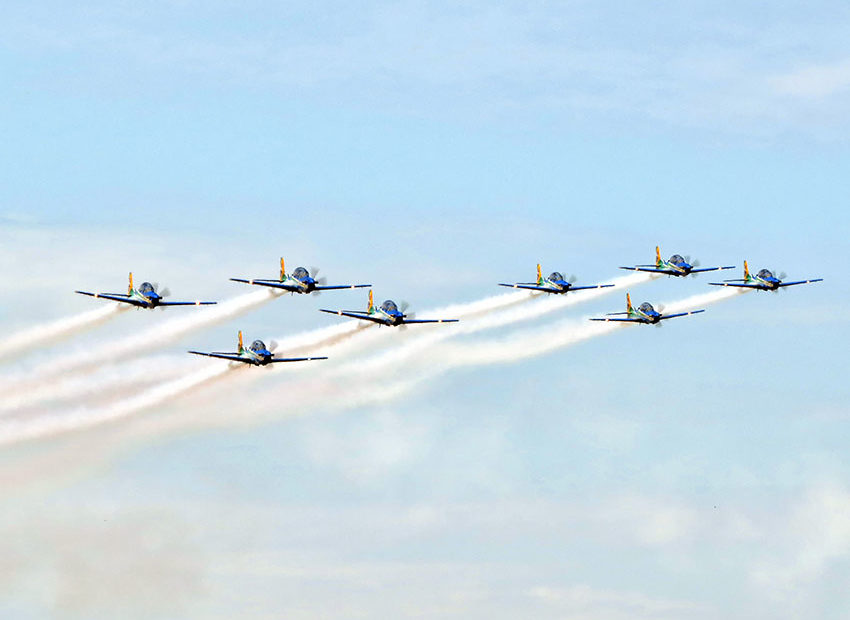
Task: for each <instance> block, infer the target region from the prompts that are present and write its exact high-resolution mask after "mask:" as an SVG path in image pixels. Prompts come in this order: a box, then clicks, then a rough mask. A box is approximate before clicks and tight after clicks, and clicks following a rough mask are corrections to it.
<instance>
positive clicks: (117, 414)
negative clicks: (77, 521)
mask: <svg viewBox="0 0 850 620" xmlns="http://www.w3.org/2000/svg"><path fill="white" fill-rule="evenodd" d="M233 370H236V368H234V367H232V366H230V365H229V364H222V365H209V366H205V367H204V368H202V369H200V370H198V371H196V372H193V373H191V374H188V375H185V376H183V377H180V378H179V379H175V380H173V381H169V382H167V383H163V384H160V385H157V386H155V387H153V388H151V389H149V390H147V391H145V392H142V393H141V394H138V395H136V396H133V397H131V398H128V399H125V400H122V401H119V402H118V403H115V404H113V405H109V406H106V407H101V408H89V407H77V408H75V409H70V410H65V411H60V412H54V413H53V414H52V415H49V416H39V417H30V416H26V417H25V416H18V417H15V418H6V419H3V420H2V421H0V443H11V442H12V441H23V440H27V439H34V438H36V437H45V436H49V435H54V434H57V433H61V432H63V431H69V430H76V429H82V428H86V427H89V426H93V425H96V424H103V423H105V422H109V421H112V420H117V419H120V418H123V417H126V416H129V415H131V414H133V413H135V412H137V411H141V410H144V409H149V408H151V407H155V406H157V405H161V404H163V403H165V402H167V401H169V400H171V399H173V398H176V397H177V396H180V395H185V394H186V393H188V392H189V391H191V390H192V389H194V388H196V387H198V386H200V385H202V384H204V383H206V382H208V381H212V380H213V379H216V378H218V377H222V376H224V375H225V374H227V373H229V372H232V371H233Z"/></svg>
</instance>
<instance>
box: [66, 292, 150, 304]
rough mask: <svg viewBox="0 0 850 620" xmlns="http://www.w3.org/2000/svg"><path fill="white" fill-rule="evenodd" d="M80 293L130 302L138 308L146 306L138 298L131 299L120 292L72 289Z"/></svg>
mask: <svg viewBox="0 0 850 620" xmlns="http://www.w3.org/2000/svg"><path fill="white" fill-rule="evenodd" d="M74 292H75V293H79V294H80V295H88V296H89V297H97V298H98V299H109V300H111V301H120V302H121V303H125V304H131V305H133V306H137V307H139V308H147V304H144V303H142V302H141V301H139V300H138V299H131V298H130V296H129V295H121V294H120V293H89V292H88V291H74Z"/></svg>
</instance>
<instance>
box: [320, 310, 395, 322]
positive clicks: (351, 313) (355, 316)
mask: <svg viewBox="0 0 850 620" xmlns="http://www.w3.org/2000/svg"><path fill="white" fill-rule="evenodd" d="M319 312H327V313H328V314H336V315H339V316H348V317H351V318H352V319H362V320H364V321H372V323H378V324H380V325H387V322H386V321H384V320H383V319H379V318H376V317H374V316H370V315H369V314H367V313H365V312H359V311H357V310H324V309H322V308H320V309H319Z"/></svg>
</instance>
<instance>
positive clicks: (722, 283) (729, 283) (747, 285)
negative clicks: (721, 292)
mask: <svg viewBox="0 0 850 620" xmlns="http://www.w3.org/2000/svg"><path fill="white" fill-rule="evenodd" d="M709 284H710V285H711V286H737V287H738V288H763V289H767V287H766V286H765V285H764V284H743V283H741V284H738V283H733V282H732V281H729V282H709Z"/></svg>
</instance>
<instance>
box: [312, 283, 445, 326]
mask: <svg viewBox="0 0 850 620" xmlns="http://www.w3.org/2000/svg"><path fill="white" fill-rule="evenodd" d="M319 311H320V312H327V313H328V314H336V315H339V316H348V317H351V318H353V319H360V320H361V321H371V322H372V323H378V324H379V325H389V326H391V327H396V326H398V325H408V324H411V323H457V322H458V319H414V318H413V317H412V315H408V314H405V313H404V311H403V310H399V307H398V304H396V303H395V302H394V301H393V300H392V299H387V300H386V301H385V302H384V303H382V304H381V305H380V306H376V305H375V303H374V300H373V298H372V291H369V306H368V307H367V308H366V310H365V311H362V310H324V309H321V310H319Z"/></svg>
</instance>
